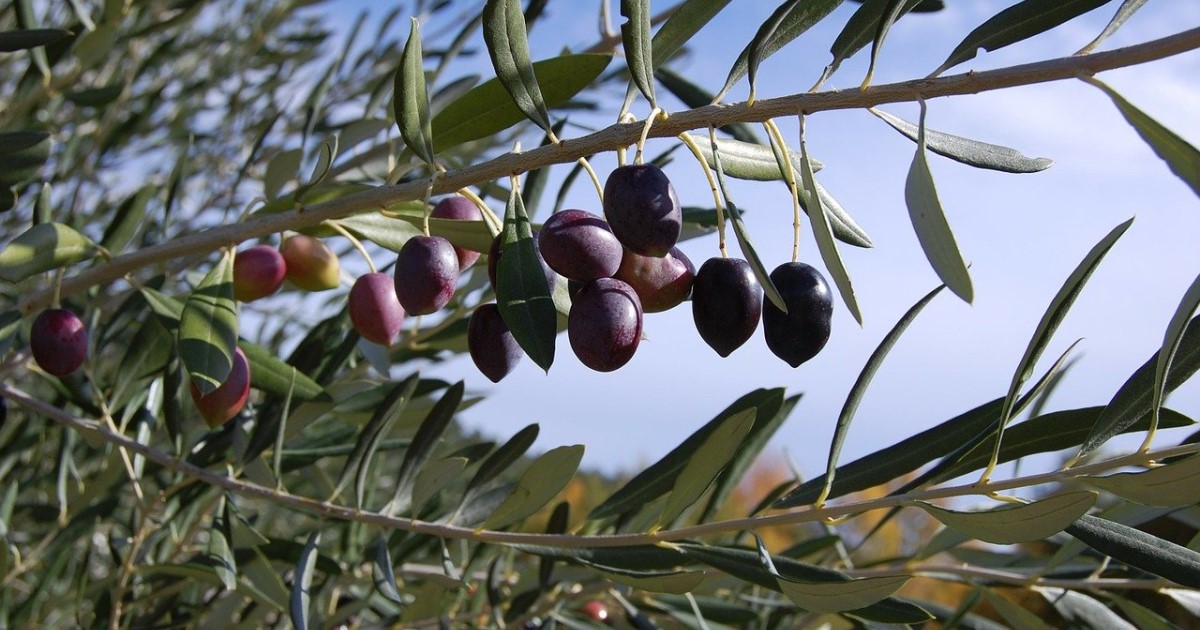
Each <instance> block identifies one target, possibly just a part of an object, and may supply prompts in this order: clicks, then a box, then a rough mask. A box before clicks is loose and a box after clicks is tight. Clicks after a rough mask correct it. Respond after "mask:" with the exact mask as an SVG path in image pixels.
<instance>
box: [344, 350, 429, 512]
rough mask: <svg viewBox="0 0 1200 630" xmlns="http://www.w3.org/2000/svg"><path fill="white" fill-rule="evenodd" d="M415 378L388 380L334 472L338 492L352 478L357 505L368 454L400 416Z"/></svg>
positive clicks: (416, 380) (367, 465)
mask: <svg viewBox="0 0 1200 630" xmlns="http://www.w3.org/2000/svg"><path fill="white" fill-rule="evenodd" d="M419 382H420V377H419V375H418V374H415V373H414V374H412V375H411V376H409V377H408V378H406V379H404V380H403V381H400V382H398V383H394V384H389V385H388V389H387V396H386V397H385V398H384V399H383V401H381V402H380V404H379V405H378V406H377V407H376V408H375V413H374V414H372V415H371V419H370V420H369V421H367V423H366V424H365V425H364V426H363V428H362V430H361V431H359V433H358V437H357V438H356V439H355V441H354V450H352V451H350V455H349V456H348V457H347V458H346V464H345V465H344V466H343V467H342V472H341V473H340V474H339V475H338V480H337V483H336V484H335V485H334V490H335V492H341V490H342V489H343V488H345V487H346V484H348V483H349V482H350V479H351V478H353V479H355V482H356V483H355V487H356V490H357V491H356V493H355V499H356V503H355V505H356V506H357V507H360V508H361V507H362V498H363V495H364V492H365V490H366V484H367V483H369V481H368V479H367V471H368V469H369V468H370V465H371V458H372V457H373V456H374V455H375V450H376V449H377V448H378V447H379V441H380V440H381V439H382V438H383V436H384V435H387V433H388V431H389V430H390V429H391V427H392V425H393V424H394V423H395V422H396V419H397V418H399V417H400V413H401V412H402V411H404V407H405V406H407V405H408V403H409V402H411V400H412V396H413V392H415V391H416V389H417V384H418V383H419Z"/></svg>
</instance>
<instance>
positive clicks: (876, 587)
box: [779, 575, 909, 613]
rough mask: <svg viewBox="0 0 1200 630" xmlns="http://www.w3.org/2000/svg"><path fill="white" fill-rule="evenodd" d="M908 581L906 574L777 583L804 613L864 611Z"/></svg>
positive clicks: (889, 595) (780, 581)
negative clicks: (847, 579)
mask: <svg viewBox="0 0 1200 630" xmlns="http://www.w3.org/2000/svg"><path fill="white" fill-rule="evenodd" d="M908 580H909V576H907V575H889V576H882V577H872V578H863V579H859V580H850V581H841V580H838V581H831V582H824V583H821V582H792V581H789V580H779V588H781V589H782V590H783V594H784V595H786V596H787V598H788V599H790V600H792V602H793V603H795V604H796V605H797V606H799V607H801V608H804V609H805V610H809V611H812V612H818V613H836V612H845V611H847V610H857V609H859V608H866V607H867V606H870V605H871V604H874V603H877V602H879V601H881V600H884V599H887V598H888V597H891V595H892V593H895V592H896V591H898V590H900V588H901V587H903V586H904V585H905V584H906V583H908Z"/></svg>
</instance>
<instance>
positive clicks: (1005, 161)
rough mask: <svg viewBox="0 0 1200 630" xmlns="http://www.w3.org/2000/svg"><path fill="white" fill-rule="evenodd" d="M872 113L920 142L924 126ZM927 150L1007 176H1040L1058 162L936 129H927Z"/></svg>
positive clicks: (905, 135) (883, 114)
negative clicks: (1028, 155)
mask: <svg viewBox="0 0 1200 630" xmlns="http://www.w3.org/2000/svg"><path fill="white" fill-rule="evenodd" d="M869 111H870V112H871V113H872V114H875V115H876V116H878V117H879V119H880V120H882V121H883V122H885V123H887V124H888V125H889V126H891V128H892V129H895V130H896V131H898V132H900V134H901V135H903V136H904V137H906V138H908V139H910V140H912V141H913V142H918V141H919V138H920V127H919V126H918V125H914V124H912V123H910V122H908V121H907V120H904V119H902V118H899V117H896V116H893V115H891V114H889V113H887V112H885V111H882V110H878V109H875V108H871V109H870V110H869ZM925 147H926V148H927V149H929V150H930V151H933V152H934V153H937V154H938V155H941V156H945V157H948V158H950V159H952V160H954V161H956V162H962V163H963V164H966V165H968V166H974V167H976V168H986V169H991V170H993V171H1002V172H1005V173H1036V172H1038V171H1044V170H1046V169H1048V168H1050V166H1051V165H1052V164H1054V160H1050V159H1047V158H1031V157H1026V156H1024V155H1023V154H1022V153H1021V152H1020V151H1017V150H1016V149H1010V148H1008V147H1003V146H1000V145H998V144H988V143H987V142H980V141H979V140H972V139H971V138H964V137H962V136H955V135H952V134H948V133H943V132H941V131H936V130H933V129H926V130H925Z"/></svg>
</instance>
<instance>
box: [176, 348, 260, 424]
mask: <svg viewBox="0 0 1200 630" xmlns="http://www.w3.org/2000/svg"><path fill="white" fill-rule="evenodd" d="M190 385H191V392H192V402H194V403H195V404H196V411H199V412H200V417H201V418H204V422H206V423H207V424H208V426H209V428H210V429H215V428H217V427H219V426H221V425H222V424H225V423H226V422H229V420H230V419H231V418H233V417H234V416H236V415H238V413H239V412H240V411H241V410H242V408H243V407H245V406H246V401H247V400H248V399H249V398H250V363H249V362H248V361H246V355H245V354H243V353H242V349H241V348H234V351H233V366H232V367H231V368H230V369H229V376H227V377H225V382H224V383H221V385H220V386H219V387H217V388H216V389H214V390H212V391H211V392H209V393H207V394H201V393H200V388H199V387H196V383H195V381H192V382H191V383H190Z"/></svg>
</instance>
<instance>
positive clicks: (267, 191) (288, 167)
mask: <svg viewBox="0 0 1200 630" xmlns="http://www.w3.org/2000/svg"><path fill="white" fill-rule="evenodd" d="M302 161H304V151H302V150H301V149H289V150H287V151H281V152H280V153H279V154H277V155H276V156H275V157H273V158H271V161H270V162H267V172H266V174H265V175H263V195H265V196H266V198H267V199H277V198H278V197H279V193H280V192H281V191H282V190H283V187H284V185H286V184H287V183H288V182H290V181H292V180H293V179H295V178H296V173H297V172H299V170H300V163H301V162H302Z"/></svg>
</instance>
